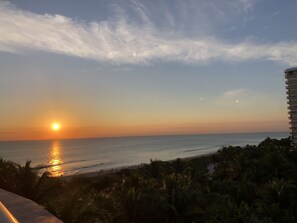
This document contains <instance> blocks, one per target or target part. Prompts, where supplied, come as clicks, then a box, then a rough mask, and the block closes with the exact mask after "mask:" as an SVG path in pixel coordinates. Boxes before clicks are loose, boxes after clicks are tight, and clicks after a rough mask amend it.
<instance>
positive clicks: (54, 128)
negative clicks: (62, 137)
mask: <svg viewBox="0 0 297 223" xmlns="http://www.w3.org/2000/svg"><path fill="white" fill-rule="evenodd" d="M52 130H53V131H59V130H60V124H59V123H57V122H54V123H53V124H52Z"/></svg>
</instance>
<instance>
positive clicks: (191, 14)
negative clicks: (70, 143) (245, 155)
mask: <svg viewBox="0 0 297 223" xmlns="http://www.w3.org/2000/svg"><path fill="white" fill-rule="evenodd" d="M296 11H297V2H296V1H289V0H288V1H276V0H275V1H268V0H240V1H235V0H234V1H229V0H228V1H227V0H226V1H225V0H222V1H202V0H201V1H199V0H197V1H177V0H176V1H169V0H167V1H165V0H164V1H136V0H135V1H132V0H125V1H107V0H106V1H103V0H98V1H95V0H92V1H78V0H71V1H66V0H62V1H61V0H52V1H38V0H27V1H0V67H1V68H0V101H1V104H2V106H1V109H0V123H1V126H0V139H2V140H6V139H31V138H32V139H41V138H51V137H57V136H56V135H55V136H53V135H50V134H49V133H48V126H49V125H50V123H51V122H52V121H59V122H61V125H62V126H63V127H64V129H65V131H64V133H59V134H61V135H60V136H59V137H62V138H69V137H70V138H71V137H93V136H117V135H147V134H148V135H151V134H187V133H208V132H212V133H213V132H252V131H288V116H287V107H286V96H285V84H284V75H283V70H284V69H285V68H287V67H291V66H295V65H296V64H297V40H296V36H297V29H296V21H297V13H296ZM66 130H67V131H66ZM36 132H38V134H37V133H36ZM61 132H62V131H61Z"/></svg>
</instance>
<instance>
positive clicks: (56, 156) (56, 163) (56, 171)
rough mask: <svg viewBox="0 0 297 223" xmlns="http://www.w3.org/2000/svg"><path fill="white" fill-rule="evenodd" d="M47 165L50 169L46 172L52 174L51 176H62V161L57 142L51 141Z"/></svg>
mask: <svg viewBox="0 0 297 223" xmlns="http://www.w3.org/2000/svg"><path fill="white" fill-rule="evenodd" d="M49 164H50V167H49V169H48V171H49V172H50V173H51V174H52V176H54V177H58V176H61V175H63V174H64V170H63V168H62V164H63V160H62V156H61V151H60V142H59V141H53V143H52V146H51V151H50V154H49Z"/></svg>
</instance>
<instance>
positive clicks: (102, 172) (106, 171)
mask: <svg viewBox="0 0 297 223" xmlns="http://www.w3.org/2000/svg"><path fill="white" fill-rule="evenodd" d="M215 153H217V151H215V152H211V153H207V154H202V155H196V156H189V157H184V158H179V157H178V158H176V159H172V160H157V161H161V162H169V163H170V162H173V161H175V160H177V159H181V160H183V161H190V160H193V159H197V158H202V157H208V156H212V155H214V154H215ZM145 165H150V163H140V164H136V165H128V166H119V167H114V168H108V169H102V170H99V171H93V172H89V173H78V174H72V175H67V176H63V175H61V176H58V177H57V178H62V179H64V180H71V179H73V178H80V177H82V178H93V177H97V176H103V175H108V174H113V173H118V172H120V171H122V170H135V169H138V168H141V167H143V166H145ZM211 165H213V164H211ZM211 165H210V166H209V168H208V169H209V171H210V172H212V169H213V167H212V166H211Z"/></svg>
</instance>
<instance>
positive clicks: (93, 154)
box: [0, 132, 289, 176]
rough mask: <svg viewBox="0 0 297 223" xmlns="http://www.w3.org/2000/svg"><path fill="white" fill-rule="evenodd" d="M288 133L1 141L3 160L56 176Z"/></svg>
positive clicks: (190, 153) (201, 152)
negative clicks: (35, 168)
mask: <svg viewBox="0 0 297 223" xmlns="http://www.w3.org/2000/svg"><path fill="white" fill-rule="evenodd" d="M288 136H289V133H288V132H268V133H236V134H205V135H176V136H142V137H140V136H139V137H117V138H92V139H67V140H40V141H9V142H8V141H7V142H0V157H1V158H3V159H6V160H11V161H14V162H16V163H19V164H22V165H24V164H25V162H26V161H32V162H31V166H32V167H38V169H39V171H40V172H42V171H49V172H50V173H51V174H52V175H53V176H60V175H64V176H67V175H74V174H81V173H90V172H95V171H100V170H104V169H111V168H117V167H121V166H130V165H137V164H141V163H149V162H150V159H152V160H155V159H158V160H172V159H176V158H186V157H191V156H197V155H205V154H209V153H213V152H215V151H217V150H218V149H220V148H222V147H223V146H227V145H234V146H245V145H247V144H249V145H256V144H258V143H259V142H261V141H263V140H264V139H265V138H267V137H270V138H277V139H280V138H286V137H288Z"/></svg>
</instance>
